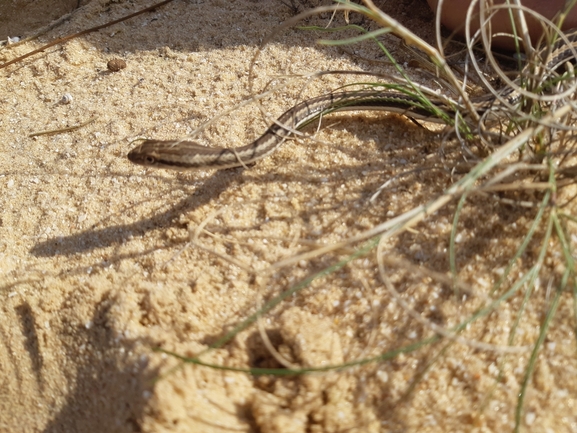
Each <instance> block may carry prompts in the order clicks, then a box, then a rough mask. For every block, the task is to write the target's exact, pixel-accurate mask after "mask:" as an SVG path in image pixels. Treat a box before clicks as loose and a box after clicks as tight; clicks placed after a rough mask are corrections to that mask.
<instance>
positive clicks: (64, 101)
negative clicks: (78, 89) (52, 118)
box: [60, 93, 74, 105]
mask: <svg viewBox="0 0 577 433" xmlns="http://www.w3.org/2000/svg"><path fill="white" fill-rule="evenodd" d="M73 100H74V98H72V95H71V94H70V93H65V94H64V95H62V99H60V103H61V104H64V105H67V104H70V103H71V102H72V101H73Z"/></svg>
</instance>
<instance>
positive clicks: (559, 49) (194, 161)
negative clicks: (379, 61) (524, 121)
mask: <svg viewBox="0 0 577 433" xmlns="http://www.w3.org/2000/svg"><path fill="white" fill-rule="evenodd" d="M567 41H569V43H567ZM575 41H577V30H574V31H572V32H571V33H569V34H568V36H567V39H566V41H563V40H560V41H558V42H557V43H556V44H555V45H554V46H546V47H545V48H543V49H542V50H540V51H539V53H538V55H539V56H541V58H542V59H547V60H546V61H545V60H543V65H544V66H545V67H546V68H547V70H548V71H554V70H556V69H557V68H558V67H559V66H560V65H562V64H565V63H566V62H567V61H569V60H571V59H575V57H576V55H577V53H576V51H575V46H574V45H576V42H575ZM529 66H530V65H527V66H526V67H525V68H524V70H523V71H522V72H521V76H527V75H529V72H530V70H529ZM518 80H519V79H518ZM518 80H517V84H518ZM501 97H502V98H504V99H506V100H507V101H508V102H509V103H511V104H513V105H514V104H517V103H518V101H519V100H520V99H521V98H520V95H519V94H518V92H516V91H514V90H511V89H506V90H505V91H504V92H503V93H502V94H501ZM495 100H496V97H495V96H493V95H489V96H488V97H483V98H479V99H478V101H477V103H476V108H477V110H478V114H482V112H483V111H484V110H487V109H488V107H490V106H491V105H492V104H493V103H494V102H495ZM357 110H382V111H387V112H393V113H399V114H402V115H405V116H407V117H410V118H412V119H421V120H427V121H430V122H437V123H446V118H447V117H449V118H453V117H454V116H455V110H454V108H453V106H452V105H450V104H448V103H447V102H445V101H444V100H441V99H439V100H438V101H433V102H428V101H426V100H425V99H420V98H417V97H414V96H412V95H407V94H404V93H401V92H392V91H367V90H363V91H344V92H337V93H329V94H326V95H322V96H318V97H316V98H312V99H308V100H306V101H304V102H301V103H299V104H297V105H295V106H293V107H292V108H290V109H289V110H288V111H286V112H285V113H284V114H282V115H281V116H280V117H279V118H278V119H277V120H276V121H275V122H274V123H273V124H272V125H271V126H269V128H268V129H267V130H266V131H265V132H264V134H262V135H261V136H260V137H259V138H257V139H256V140H255V141H253V142H252V143H250V144H248V145H246V146H242V147H237V148H222V147H206V146H202V145H199V144H198V143H195V142H194V141H188V140H144V141H142V142H141V143H140V144H139V145H138V146H136V147H135V148H134V149H133V150H131V151H130V152H129V153H128V159H129V160H130V161H132V162H133V163H135V164H139V165H144V166H147V167H157V168H167V169H176V170H191V169H202V168H216V169H223V168H231V167H239V166H246V164H250V163H252V162H254V161H256V160H258V159H261V158H263V157H265V156H267V155H268V154H270V153H271V152H273V151H274V150H275V149H277V148H278V147H279V146H280V145H281V144H282V143H283V142H284V141H285V140H286V139H287V138H288V137H289V136H291V135H292V134H293V133H294V132H295V131H296V130H298V129H300V128H302V127H303V126H305V125H307V124H308V123H310V122H312V121H314V120H315V119H318V118H319V117H320V116H322V115H325V114H328V113H333V112H337V111H357Z"/></svg>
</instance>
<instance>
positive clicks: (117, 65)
mask: <svg viewBox="0 0 577 433" xmlns="http://www.w3.org/2000/svg"><path fill="white" fill-rule="evenodd" d="M106 67H107V68H108V70H109V71H110V72H118V71H120V70H121V69H124V68H126V62H125V61H124V60H122V59H112V60H109V61H108V63H107V64H106Z"/></svg>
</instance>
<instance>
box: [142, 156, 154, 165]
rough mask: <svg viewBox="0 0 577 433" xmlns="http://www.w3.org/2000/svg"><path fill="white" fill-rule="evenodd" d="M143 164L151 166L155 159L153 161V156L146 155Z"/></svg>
mask: <svg viewBox="0 0 577 433" xmlns="http://www.w3.org/2000/svg"><path fill="white" fill-rule="evenodd" d="M144 162H145V163H146V164H148V165H153V164H154V163H155V162H156V159H154V156H150V155H146V156H145V157H144Z"/></svg>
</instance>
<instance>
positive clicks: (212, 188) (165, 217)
mask: <svg viewBox="0 0 577 433" xmlns="http://www.w3.org/2000/svg"><path fill="white" fill-rule="evenodd" d="M243 171H244V168H242V167H241V168H238V169H232V170H226V171H217V172H215V173H214V174H213V175H212V176H211V177H210V178H208V179H207V180H206V182H204V183H203V184H202V187H201V188H197V189H196V190H195V191H194V192H193V193H192V194H191V195H189V196H187V197H185V198H184V199H182V200H180V201H178V202H176V203H174V204H173V205H172V206H170V207H169V208H168V209H166V210H164V211H162V212H156V213H155V214H154V215H152V216H151V217H149V218H143V219H140V220H138V221H135V222H133V223H130V224H117V225H112V226H109V227H105V228H101V229H88V230H85V231H82V232H80V233H75V234H72V235H69V236H55V237H53V238H50V239H47V240H45V241H42V242H39V243H37V244H36V245H34V246H33V247H32V248H31V249H30V254H32V255H34V256H36V257H54V256H58V255H63V256H72V255H75V254H83V253H87V252H89V251H92V250H95V249H98V248H105V247H110V246H113V245H119V244H123V243H124V242H127V241H129V240H130V239H131V238H132V237H134V236H142V235H144V234H145V233H147V232H149V231H151V230H154V229H156V228H158V227H166V226H167V225H168V226H173V225H175V224H177V223H176V222H175V219H177V218H178V216H179V215H180V214H181V213H182V212H187V211H191V210H194V209H196V208H198V207H200V206H203V205H205V204H207V203H210V202H211V201H212V200H214V199H215V198H217V197H218V196H219V195H220V194H221V193H222V192H223V191H225V190H226V189H228V188H229V186H230V185H231V184H232V183H233V182H235V181H237V180H238V179H239V178H240V177H241V176H242V172H243Z"/></svg>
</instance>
